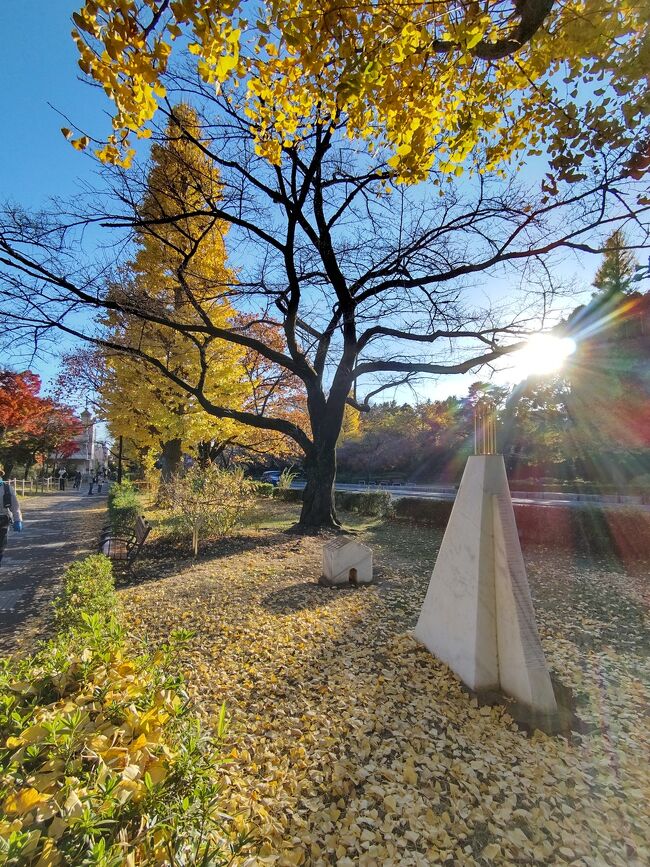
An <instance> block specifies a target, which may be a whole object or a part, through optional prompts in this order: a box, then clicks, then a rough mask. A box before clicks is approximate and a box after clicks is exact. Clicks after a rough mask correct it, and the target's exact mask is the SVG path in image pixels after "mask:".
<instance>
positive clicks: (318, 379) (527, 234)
mask: <svg viewBox="0 0 650 867" xmlns="http://www.w3.org/2000/svg"><path fill="white" fill-rule="evenodd" d="M176 84H177V90H178V96H179V98H180V97H183V98H186V99H187V98H191V99H192V100H193V101H194V102H195V103H197V102H199V101H202V102H203V103H204V106H206V107H207V108H204V116H206V117H211V118H216V120H214V121H211V122H209V123H208V122H205V123H204V124H203V126H202V129H201V134H200V136H196V135H193V134H192V132H191V131H190V130H187V129H183V130H182V131H181V132H180V133H179V134H181V135H183V136H186V137H187V138H188V139H190V140H191V141H192V142H193V143H194V145H195V147H196V148H199V149H201V151H202V152H203V153H204V154H205V155H207V156H209V157H210V160H211V161H212V162H213V164H214V165H216V166H217V167H218V169H219V172H220V184H221V186H220V190H219V193H218V196H215V194H214V184H213V182H210V183H208V179H206V184H205V190H201V192H202V201H203V203H204V204H203V205H202V207H201V208H198V209H196V210H195V211H193V212H192V213H191V214H188V213H182V212H181V213H177V214H173V215H166V216H162V217H160V216H159V217H156V216H151V215H150V214H143V213H142V209H141V202H142V200H143V195H144V189H145V179H146V170H144V169H143V170H142V171H141V172H136V171H135V170H133V171H130V172H125V173H121V174H116V175H115V182H114V184H113V189H112V195H111V198H110V199H109V200H108V199H107V200H102V198H101V197H95V198H94V203H93V205H92V207H90V206H88V204H82V205H81V206H80V207H79V208H77V209H76V210H75V209H71V210H69V213H68V214H66V215H65V217H61V215H60V214H59V215H58V216H57V217H56V218H53V217H51V216H50V217H45V216H43V217H39V218H27V217H26V216H25V215H24V214H22V213H21V212H20V211H17V210H15V209H13V210H12V209H7V210H6V211H5V213H4V217H3V219H2V225H1V227H0V267H1V272H0V309H2V311H3V313H4V317H5V334H7V335H9V336H12V337H13V339H17V337H18V335H22V336H23V337H25V336H27V335H29V337H30V339H31V340H32V341H33V342H34V343H35V345H37V346H38V345H39V344H40V343H41V342H42V341H43V340H45V339H46V337H47V335H48V334H51V333H52V332H53V331H55V332H57V331H58V332H61V331H62V332H65V333H67V334H69V335H73V336H74V337H77V338H81V339H83V340H87V341H91V342H93V341H94V342H96V343H98V344H99V345H103V346H105V347H107V348H108V349H112V350H116V351H123V352H128V353H131V354H133V355H135V356H137V357H139V358H141V359H142V361H143V362H144V363H146V364H149V365H151V366H152V367H154V368H156V369H157V370H159V371H161V372H162V373H164V374H165V375H166V376H168V377H169V378H170V379H171V380H172V381H173V382H175V383H176V384H177V385H178V386H180V387H182V388H183V389H185V390H186V391H187V392H188V393H189V394H191V395H193V396H194V398H195V399H196V400H197V401H198V402H199V403H200V404H201V406H202V407H203V408H204V409H205V410H206V411H207V412H209V413H211V414H213V415H214V416H215V417H218V418H232V419H235V420H237V421H239V422H242V423H244V424H247V425H250V426H253V427H255V428H259V429H266V430H272V431H277V432H279V433H282V434H284V435H285V436H288V437H290V438H292V439H293V440H294V441H295V442H296V443H297V444H298V446H299V447H300V449H302V451H303V452H304V455H305V464H304V466H305V474H306V477H307V485H306V488H305V493H304V499H303V506H302V512H301V517H300V523H299V527H300V528H301V529H306V530H308V529H314V528H320V527H336V526H338V520H337V517H336V513H335V509H334V505H333V485H334V480H335V474H336V457H335V447H336V442H337V439H338V436H339V433H340V430H341V424H342V421H343V414H344V410H345V406H346V403H347V404H351V405H352V406H354V407H356V408H357V409H359V410H364V409H367V408H368V407H369V405H370V402H371V400H372V399H373V398H375V397H376V396H377V395H379V394H382V393H385V392H386V391H389V390H391V389H395V388H396V387H397V386H399V385H403V384H405V383H414V382H415V381H416V380H417V378H418V377H422V376H439V375H445V374H455V373H463V372H467V371H474V370H477V369H479V368H480V367H482V366H484V365H490V364H493V363H495V362H496V361H497V360H498V359H499V358H500V357H501V356H503V355H504V354H506V353H508V352H511V351H513V350H515V349H516V348H518V346H520V345H521V343H520V341H521V339H522V338H523V337H524V336H525V334H526V333H527V332H529V331H530V330H531V329H534V328H538V327H539V325H540V323H543V321H544V317H545V315H546V314H547V312H548V309H549V304H550V302H551V298H552V294H553V291H554V285H553V280H552V272H551V266H552V256H553V254H554V253H561V252H562V251H577V252H578V253H580V254H583V253H585V254H586V253H596V252H599V251H600V250H601V245H600V242H599V240H598V239H597V233H596V232H595V230H596V229H597V227H599V226H601V225H606V226H612V227H613V226H615V225H618V224H620V223H622V222H625V221H627V222H634V223H635V226H636V228H635V231H636V236H637V237H638V238H640V239H641V241H642V242H643V241H644V240H645V239H646V238H647V226H646V225H645V224H644V223H643V219H644V216H645V214H646V213H647V210H648V206H647V205H639V204H638V202H637V201H636V199H635V197H634V189H633V182H632V181H630V180H629V179H626V177H625V170H624V169H623V166H624V165H625V160H626V158H627V157H629V154H623V153H619V154H618V155H617V156H616V157H611V158H606V157H604V156H603V157H602V158H600V160H599V162H598V165H597V166H596V167H595V168H594V170H593V171H592V172H591V173H589V177H586V178H585V179H584V180H582V181H580V182H579V183H574V184H572V185H567V186H566V188H563V189H557V188H556V189H554V190H552V191H549V190H546V191H545V190H544V189H543V188H542V187H540V185H539V184H538V185H537V187H536V188H535V189H525V188H524V187H522V186H521V185H520V184H518V183H517V182H516V180H512V179H511V180H506V179H504V178H503V177H490V176H489V175H488V174H485V175H476V176H475V177H474V179H473V180H467V181H463V182H462V183H461V184H451V183H447V181H446V180H445V178H444V177H443V176H436V174H435V173H433V174H432V176H431V182H430V183H428V184H426V185H417V186H413V187H404V186H401V187H400V186H397V185H396V184H394V183H393V180H392V172H391V170H390V168H389V167H388V165H387V163H386V161H385V158H384V156H385V155H383V154H382V153H381V151H378V152H376V153H374V154H373V155H372V158H370V157H369V156H368V153H367V151H365V150H360V149H357V147H356V146H355V144H354V143H351V142H349V141H348V140H347V139H346V137H345V131H344V121H342V123H341V127H340V128H337V127H336V125H334V126H327V127H324V126H320V125H316V126H315V127H314V129H313V130H312V132H311V133H310V134H309V136H308V137H307V138H306V139H305V140H304V141H303V142H302V143H301V144H300V145H299V146H290V147H286V148H285V149H284V152H283V159H282V164H281V166H272V165H270V164H269V163H268V162H267V161H266V160H264V159H262V158H261V157H258V156H257V155H256V153H255V149H254V143H253V140H252V136H251V133H250V131H249V127H248V121H247V119H246V118H245V117H243V116H239V115H238V114H237V113H236V112H235V111H234V110H233V109H232V108H231V106H230V104H229V102H228V100H227V99H225V98H223V97H222V96H219V95H217V96H215V95H214V93H213V92H212V93H210V92H209V91H208V90H207V88H206V87H204V86H203V85H202V84H200V82H198V81H197V80H196V79H195V78H191V77H188V78H186V79H183V78H182V77H179V78H178V79H177V82H176ZM208 112H209V113H208ZM173 117H174V109H173V107H172V105H171V104H168V105H167V119H171V118H173ZM177 120H178V121H179V123H181V122H182V121H181V120H180V118H177ZM608 160H610V161H609V162H608ZM585 174H587V173H586V172H585ZM195 182H196V181H195ZM196 183H197V184H199V185H200V181H198V182H196ZM162 193H163V191H162V190H161V195H162ZM197 216H203V217H205V218H206V221H207V222H206V225H210V221H212V220H214V221H216V220H220V221H224V222H225V223H227V224H228V225H229V226H230V230H229V234H228V238H227V242H228V246H229V255H230V262H231V264H232V266H233V267H235V268H236V269H237V273H238V280H237V284H236V285H235V286H233V287H231V288H232V292H233V300H234V302H235V303H236V305H237V307H238V309H239V310H240V311H241V312H242V314H244V315H243V316H242V317H241V319H239V320H238V321H235V322H233V323H232V324H231V325H230V326H228V327H217V326H215V325H214V323H213V322H212V320H211V317H210V311H209V309H208V308H207V306H206V304H205V302H204V301H199V300H198V299H197V298H196V297H195V295H194V294H193V293H192V290H191V288H190V286H189V282H190V281H188V279H187V274H188V273H189V272H191V267H192V249H195V248H196V244H197V243H198V242H199V240H200V239H199V238H198V237H190V238H189V241H190V242H191V243H190V244H189V246H188V248H187V249H186V251H185V256H184V259H183V264H182V265H181V267H179V268H178V270H177V272H176V273H174V274H169V275H167V276H168V279H169V280H171V281H174V282H175V283H176V284H177V286H178V288H179V291H182V292H183V293H184V297H185V298H186V299H187V300H188V302H189V305H190V306H191V308H192V310H193V315H192V316H191V317H188V316H185V317H184V318H182V319H181V318H179V317H177V316H175V314H174V311H173V310H170V309H168V308H166V307H165V306H164V305H161V304H160V303H159V302H157V301H156V299H155V298H152V297H147V296H146V295H142V294H140V295H138V294H132V293H129V292H127V291H125V292H123V293H119V292H115V291H112V292H110V293H109V292H108V291H107V286H108V285H109V284H110V283H111V280H112V279H113V278H114V269H113V267H112V266H111V264H104V265H103V266H93V265H89V264H81V262H82V261H83V260H82V259H81V258H80V256H79V253H78V251H76V250H75V249H74V246H73V245H72V243H71V241H72V238H73V235H74V232H75V231H76V230H78V229H79V228H82V227H86V226H88V224H89V223H93V224H96V225H101V226H102V227H104V228H105V230H106V231H107V232H108V233H109V234H110V237H111V238H113V239H114V238H115V237H116V234H115V233H118V232H120V231H122V232H124V233H125V236H124V237H125V239H126V244H127V246H128V237H129V233H134V232H138V233H143V232H150V233H154V234H156V233H157V234H158V236H159V237H160V238H162V239H163V240H164V239H165V237H166V236H165V233H164V232H163V231H162V227H163V226H164V225H165V224H166V223H168V222H169V221H172V220H173V221H174V222H175V223H176V224H177V225H180V226H189V225H190V221H189V220H188V217H192V218H194V217H197ZM194 222H196V221H194ZM119 237H120V238H122V236H119ZM115 243H117V244H118V246H119V244H120V243H122V241H121V240H120V241H119V242H115ZM495 279H499V280H500V281H501V284H502V285H503V287H504V290H508V292H510V298H509V299H507V300H504V299H505V295H504V294H502V293H500V296H501V300H500V301H497V302H495V303H491V302H490V298H489V294H490V293H487V292H483V293H482V294H483V296H484V300H483V301H481V302H480V303H479V302H477V301H476V300H472V299H473V298H474V299H475V298H476V297H477V296H479V297H480V295H481V292H480V291H479V289H480V285H481V284H480V282H479V281H483V282H486V281H487V280H490V281H492V285H493V283H494V280H495ZM223 291H224V287H216V286H215V294H216V293H223ZM204 297H205V294H204ZM107 309H109V310H121V311H123V312H125V313H127V314H129V315H130V316H135V317H138V318H139V319H140V320H141V322H142V328H143V330H144V331H145V332H146V329H147V328H158V327H160V326H161V325H162V326H164V327H166V328H170V329H172V330H174V331H175V332H177V333H180V334H182V335H184V337H185V338H186V339H187V343H188V352H191V353H192V354H193V356H194V360H195V361H196V362H197V365H192V367H197V369H198V370H199V371H200V373H199V374H197V376H196V378H194V379H193V380H192V381H188V380H186V379H184V378H183V377H182V376H181V375H179V373H178V371H175V370H174V369H171V368H169V367H166V366H165V364H164V362H162V361H161V360H160V359H159V358H153V357H150V356H148V355H147V353H146V351H144V350H142V349H139V348H138V347H137V346H136V347H134V346H130V347H124V346H119V345H115V344H113V343H112V342H111V340H110V338H108V337H107V336H106V334H105V333H102V332H101V331H98V330H97V328H96V326H94V325H93V321H94V317H93V315H92V314H93V313H95V314H101V313H103V312H104V311H106V310H107ZM278 323H279V327H280V328H281V334H282V342H281V345H278V341H277V339H274V340H273V341H271V340H265V339H264V337H263V336H260V335H261V334H262V335H263V330H262V332H260V326H264V327H267V328H268V329H270V330H273V329H276V330H277V328H278ZM222 340H225V341H229V342H231V343H235V344H238V345H239V346H241V347H243V348H244V349H246V350H248V351H251V352H254V353H258V354H259V356H260V357H261V358H263V359H265V360H266V361H267V362H268V363H269V365H272V366H273V367H274V368H275V369H277V370H278V371H283V372H285V373H287V374H289V375H291V377H293V378H294V379H295V380H296V381H299V382H300V383H302V387H303V389H304V396H305V399H306V405H307V410H308V419H309V424H303V425H301V424H298V423H296V422H295V421H294V420H292V419H290V418H286V417H282V416H281V415H278V414H274V412H273V406H272V405H271V406H265V407H264V409H263V410H262V411H257V410H256V409H255V408H251V409H249V410H246V411H243V410H235V409H232V408H230V407H228V406H217V405H214V404H213V403H212V402H211V401H210V399H209V398H208V396H207V395H206V393H205V389H204V384H205V381H206V376H207V371H208V368H209V358H210V354H211V349H212V347H213V346H214V344H215V342H218V341H222ZM144 342H146V341H143V343H144Z"/></svg>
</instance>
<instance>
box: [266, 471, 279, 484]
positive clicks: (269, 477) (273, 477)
mask: <svg viewBox="0 0 650 867" xmlns="http://www.w3.org/2000/svg"><path fill="white" fill-rule="evenodd" d="M281 475H282V470H266V472H264V473H262V481H263V482H270V483H271V484H272V485H277V483H278V482H279V481H280V476H281Z"/></svg>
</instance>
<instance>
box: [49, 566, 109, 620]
mask: <svg viewBox="0 0 650 867" xmlns="http://www.w3.org/2000/svg"><path fill="white" fill-rule="evenodd" d="M117 610H118V609H117V597H116V595H115V589H114V583H113V570H112V568H111V562H110V560H109V559H108V557H104V556H103V554H93V555H92V556H91V557H87V558H86V559H85V560H78V561H77V562H76V563H73V564H72V566H70V567H69V568H68V569H67V570H66V572H65V574H64V576H63V587H62V589H61V593H60V594H59V596H58V598H57V599H56V600H55V602H54V618H55V624H56V627H57V630H58V631H63V630H69V629H77V628H80V627H81V626H82V615H86V614H88V615H92V614H98V613H103V614H109V615H115V614H116V613H117Z"/></svg>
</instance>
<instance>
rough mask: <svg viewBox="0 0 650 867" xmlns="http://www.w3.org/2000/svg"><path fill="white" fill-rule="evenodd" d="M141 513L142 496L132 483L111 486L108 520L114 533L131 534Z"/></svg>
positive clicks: (126, 482)
mask: <svg viewBox="0 0 650 867" xmlns="http://www.w3.org/2000/svg"><path fill="white" fill-rule="evenodd" d="M141 512H142V505H141V502H140V496H139V494H138V491H137V488H136V487H135V485H133V483H132V482H129V481H125V482H121V483H120V484H119V485H118V484H117V483H115V484H113V485H111V489H110V491H109V492H108V519H109V521H110V524H111V528H112V530H113V531H114V532H130V531H131V530H132V529H133V526H134V524H135V522H136V518H137V517H138V515H139V514H140V513H141Z"/></svg>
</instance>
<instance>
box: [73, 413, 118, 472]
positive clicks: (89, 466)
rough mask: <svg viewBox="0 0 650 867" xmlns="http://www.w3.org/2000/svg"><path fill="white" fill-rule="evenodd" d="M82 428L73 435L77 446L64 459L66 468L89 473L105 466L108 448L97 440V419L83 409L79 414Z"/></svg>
mask: <svg viewBox="0 0 650 867" xmlns="http://www.w3.org/2000/svg"><path fill="white" fill-rule="evenodd" d="M79 420H80V421H81V424H82V425H83V430H82V432H81V433H80V434H79V436H77V437H75V442H76V445H77V448H76V449H75V451H74V452H73V453H72V455H70V457H69V458H68V459H67V460H66V461H65V464H66V466H67V467H68V469H74V470H80V471H81V472H82V473H90V472H94V471H95V470H97V469H99V468H100V467H103V466H106V465H107V463H108V449H107V447H106V443H100V442H98V441H97V420H96V419H94V418H93V417H92V415H91V414H90V413H89V412H88V410H87V409H85V410H84V411H83V412H82V413H81V415H80V416H79Z"/></svg>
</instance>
